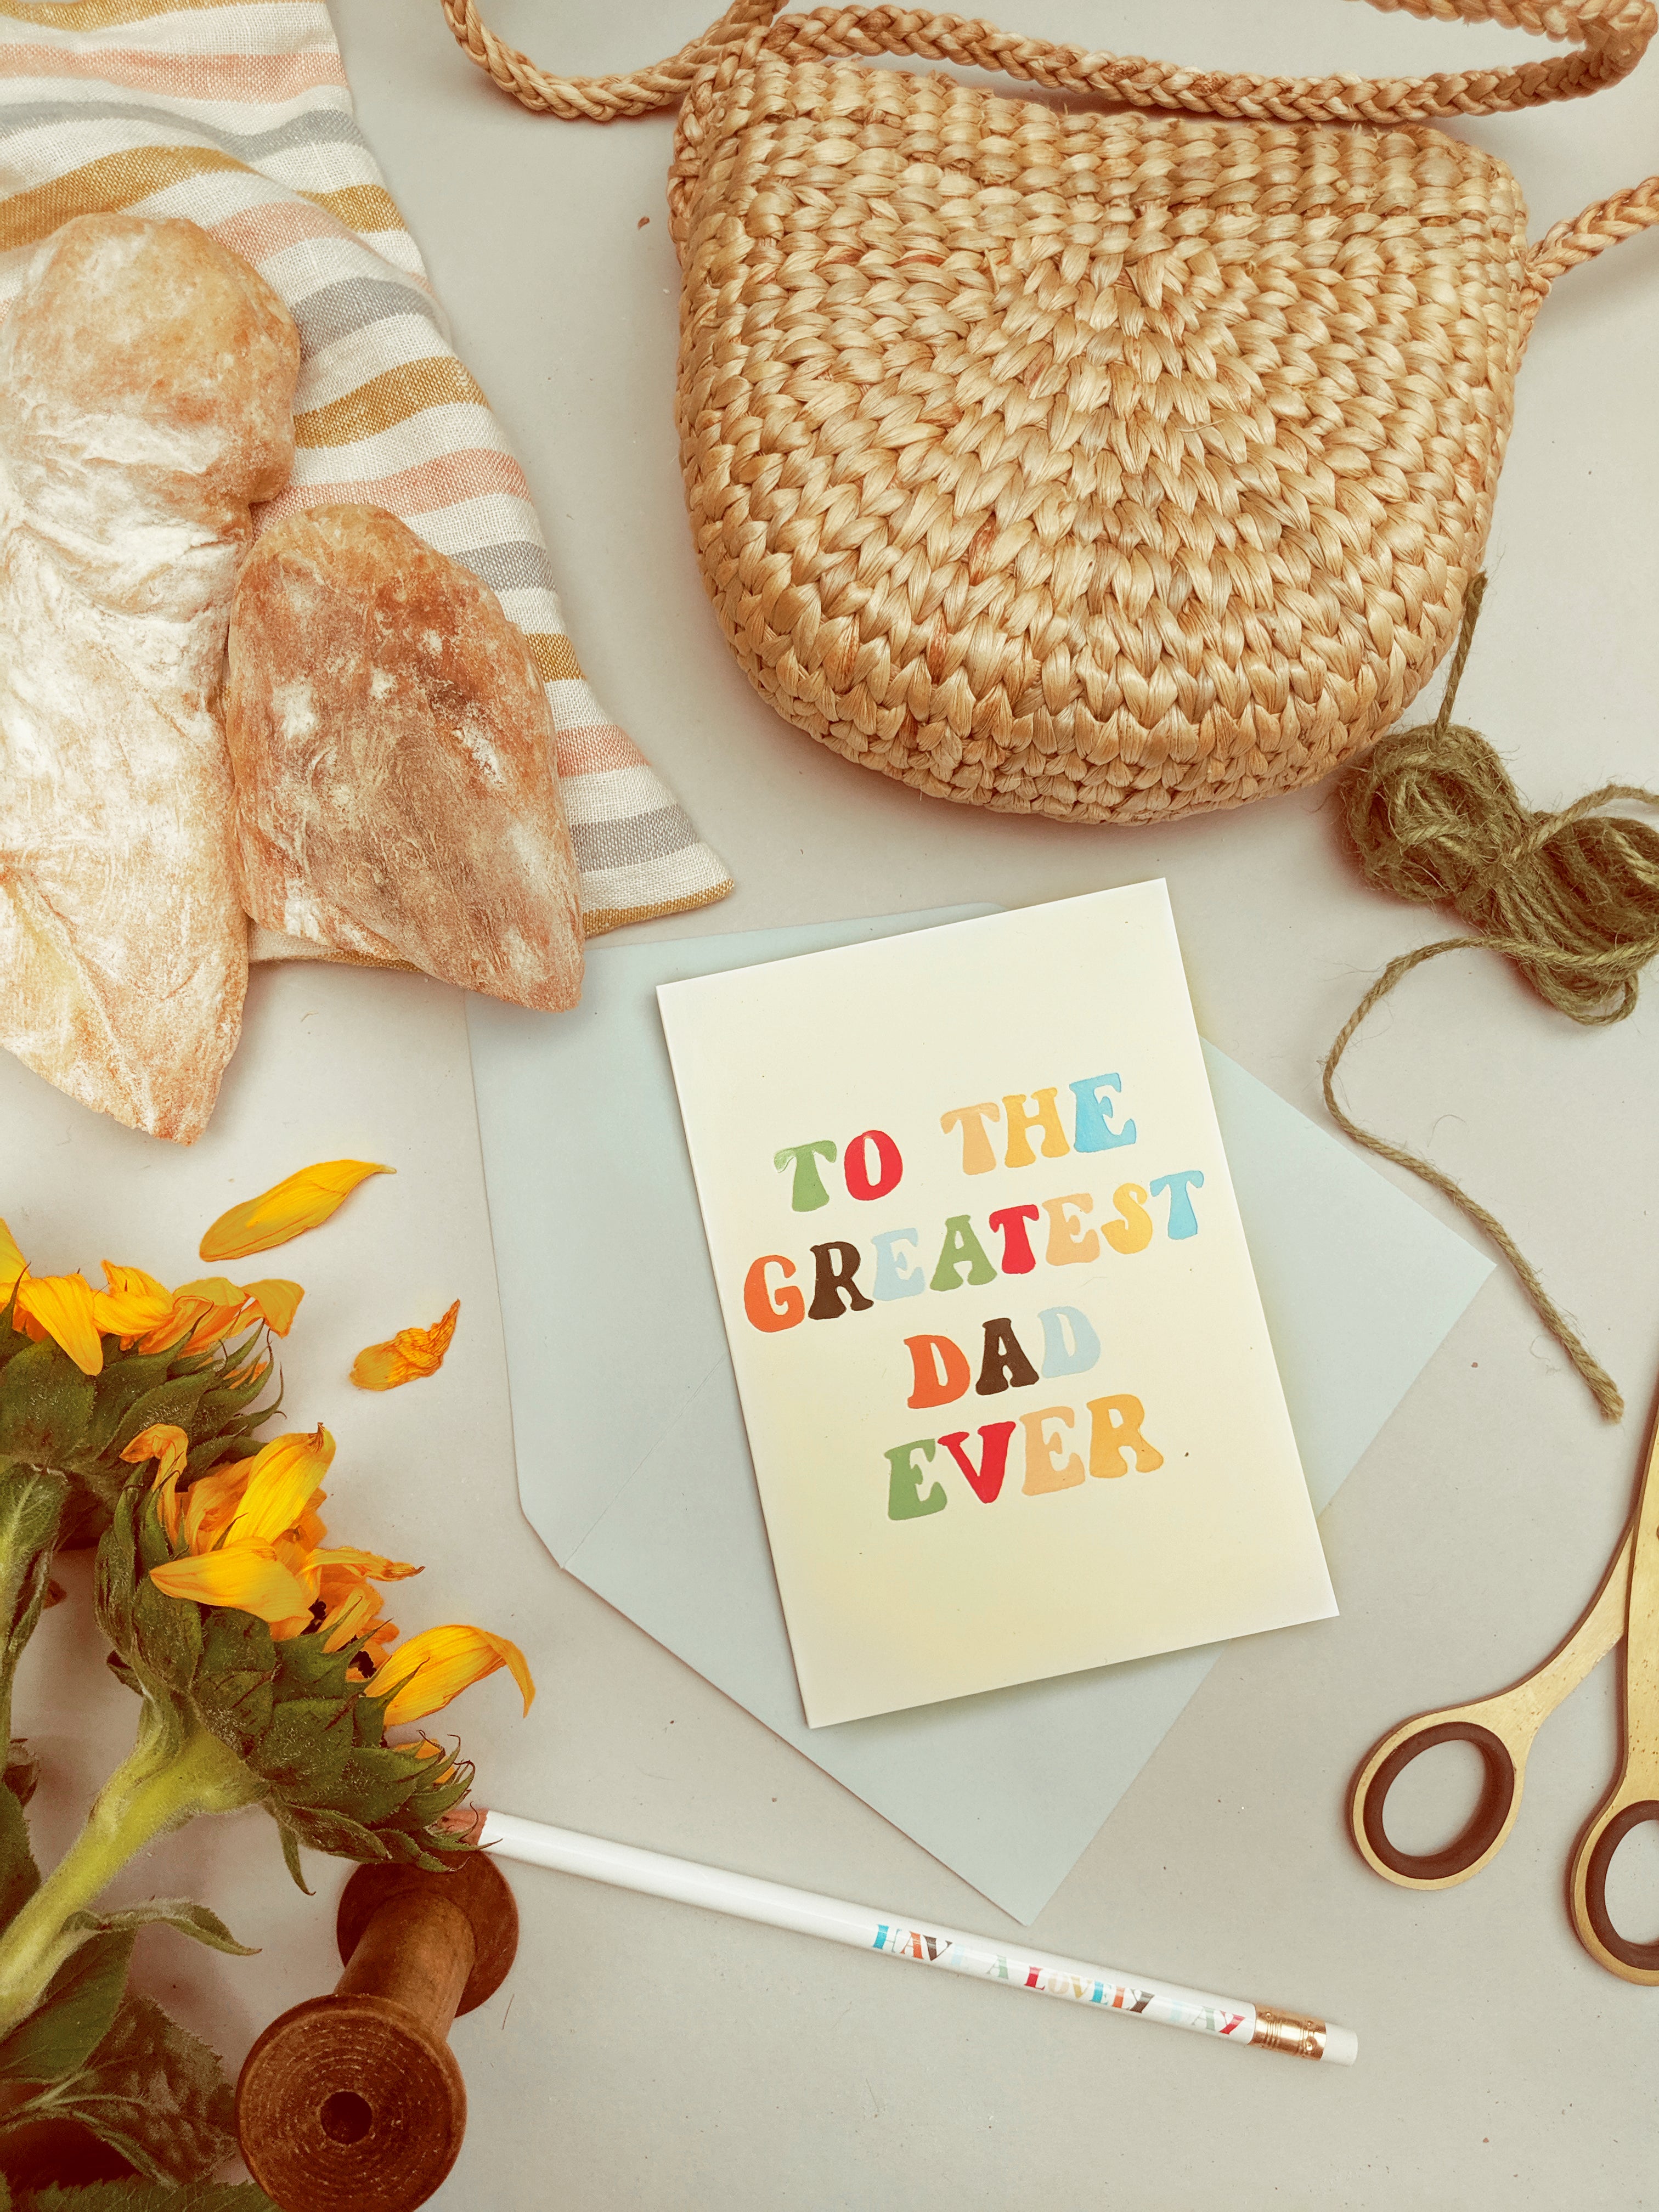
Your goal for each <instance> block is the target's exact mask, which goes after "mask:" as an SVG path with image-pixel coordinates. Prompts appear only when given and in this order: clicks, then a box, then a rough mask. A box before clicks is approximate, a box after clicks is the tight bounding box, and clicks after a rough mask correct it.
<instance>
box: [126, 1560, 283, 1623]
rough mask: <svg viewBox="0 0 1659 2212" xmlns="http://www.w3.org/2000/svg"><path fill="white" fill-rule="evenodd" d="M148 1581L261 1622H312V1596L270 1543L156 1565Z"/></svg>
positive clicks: (169, 1592) (177, 1594)
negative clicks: (296, 1619) (294, 1619)
mask: <svg viewBox="0 0 1659 2212" xmlns="http://www.w3.org/2000/svg"><path fill="white" fill-rule="evenodd" d="M149 1578H150V1580H151V1582H153V1583H155V1587H156V1589H159V1590H161V1591H163V1592H165V1594H166V1595H167V1596H168V1597H186V1598H193V1599H194V1600H195V1601H196V1602H197V1605H227V1606H234V1607H235V1608H236V1609H237V1611H238V1612H240V1613H257V1614H258V1617H259V1619H260V1620H266V1621H284V1620H289V1619H290V1618H292V1617H294V1616H295V1615H305V1616H307V1618H308V1617H309V1614H310V1610H311V1598H310V1595H309V1593H308V1592H307V1589H306V1586H305V1584H304V1583H302V1582H301V1581H300V1580H299V1578H298V1577H296V1576H295V1575H293V1574H291V1573H290V1572H289V1569H288V1568H286V1567H285V1566H284V1565H283V1563H282V1561H281V1560H280V1559H277V1558H276V1554H275V1553H273V1552H272V1550H271V1548H270V1545H269V1544H227V1545H226V1546H225V1547H223V1549H222V1550H221V1551H217V1552H209V1553H206V1554H205V1555H204V1557H203V1558H201V1559H167V1560H164V1561H163V1563H162V1564H161V1565H160V1566H159V1567H152V1568H151V1569H150V1571H149Z"/></svg>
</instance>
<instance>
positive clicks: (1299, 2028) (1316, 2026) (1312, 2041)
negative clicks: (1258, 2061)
mask: <svg viewBox="0 0 1659 2212" xmlns="http://www.w3.org/2000/svg"><path fill="white" fill-rule="evenodd" d="M1250 2044H1251V2047H1252V2049H1254V2048H1255V2045H1258V2044H1260V2045H1261V2048H1262V2049H1263V2050H1264V2051H1288V2053H1289V2054H1290V2056H1291V2057H1292V2058H1322V2057H1324V2056H1325V2023H1324V2021H1322V2020H1310V2019H1309V2018H1308V2017H1307V2015H1305V2014H1304V2013H1299V2012H1278V2011H1275V2009H1274V2008H1273V2006H1272V2005H1258V2006H1257V2007H1256V2008H1255V2032H1254V2033H1252V2035H1251V2037H1250Z"/></svg>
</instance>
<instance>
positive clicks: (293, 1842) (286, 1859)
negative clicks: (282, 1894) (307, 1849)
mask: <svg viewBox="0 0 1659 2212" xmlns="http://www.w3.org/2000/svg"><path fill="white" fill-rule="evenodd" d="M276 1832H277V1834H278V1835H279V1836H281V1838H282V1839H283V1865H284V1866H285V1867H286V1868H287V1869H288V1870H289V1874H290V1875H293V1877H294V1886H295V1888H296V1889H302V1890H303V1891H304V1892H305V1893H306V1895H307V1897H309V1896H311V1895H312V1894H313V1892H312V1887H311V1884H310V1883H309V1882H308V1881H307V1880H306V1878H305V1875H304V1874H303V1873H302V1872H301V1867H300V1838H298V1837H297V1836H296V1835H295V1832H294V1831H293V1829H292V1828H290V1827H289V1825H288V1823H287V1821H286V1820H279V1821H278V1822H277V1823H276Z"/></svg>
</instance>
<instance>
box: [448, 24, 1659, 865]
mask: <svg viewBox="0 0 1659 2212" xmlns="http://www.w3.org/2000/svg"><path fill="white" fill-rule="evenodd" d="M778 4H779V0H737V4H735V5H734V6H732V8H731V9H728V11H727V13H726V15H725V16H723V17H722V18H721V20H720V22H718V23H716V24H715V25H714V27H713V28H712V29H711V30H710V31H709V32H708V33H706V34H705V36H704V37H703V38H702V40H697V41H696V42H694V43H693V44H692V45H691V46H688V47H687V48H685V49H684V52H682V53H681V54H679V55H678V56H677V57H676V58H674V59H673V60H672V61H671V62H668V63H665V64H661V65H660V66H659V67H657V68H654V69H651V70H646V71H643V72H641V73H640V74H638V75H636V76H621V77H605V78H588V79H566V78H557V77H553V76H547V75H545V74H544V73H543V72H542V71H541V70H538V69H537V68H536V67H535V65H534V64H532V63H530V62H529V61H527V60H526V58H525V57H524V56H523V55H521V54H519V53H516V52H513V50H512V49H511V48H508V47H506V46H502V45H501V42H500V41H499V40H495V38H494V37H492V35H491V34H490V33H489V31H488V30H487V29H485V28H484V27H483V24H482V23H481V21H479V18H478V15H477V11H476V9H475V7H474V5H473V0H443V6H444V9H445V13H446V15H447V16H448V18H449V21H450V23H451V26H452V27H453V30H454V32H455V34H456V36H457V38H458V39H459V40H460V41H461V43H462V44H463V46H465V48H466V50H467V52H469V53H470V54H471V56H472V58H474V59H475V60H476V61H477V62H478V63H479V64H480V65H481V66H482V67H483V68H484V69H486V70H488V71H489V74H490V75H491V76H493V77H494V78H495V81H496V82H498V83H499V84H501V86H503V87H504V88H506V89H507V90H508V91H510V92H512V93H513V94H515V96H516V97H517V98H519V99H520V100H522V101H523V102H524V103H525V105H526V106H530V107H534V108H540V109H544V110H546V111H548V112H552V113H555V114H559V115H564V116H570V117H586V118H591V119H593V120H599V121H604V120H609V119H611V118H612V117H615V116H618V115H634V114H641V113H644V112H647V111H648V110H650V109H653V108H656V107H660V106H666V105H668V104H669V103H671V101H673V100H680V101H681V108H680V115H679V121H678V131H677V133H676V137H675V145H674V158H673V167H672V171H671V177H670V182H669V207H670V211H671V225H672V231H673V238H674V244H675V246H676V249H677V251H678V255H679V258H680V265H681V269H682V271H683V289H682V295H681V311H680V353H679V376H678V400H677V414H678V423H679V433H680V448H681V457H682V461H683V465H684V475H685V489H686V501H687V505H688V507H689V508H690V519H691V527H692V534H693V538H694V541H695V544H696V551H697V557H698V560H699V562H700V563H701V564H702V573H703V576H704V579H705V580H706V582H707V584H708V591H709V595H710V597H711V598H712V599H713V600H714V607H715V610H716V612H717V613H718V615H719V617H720V623H721V626H722V628H723V629H725V631H726V636H727V637H728V639H729V640H730V641H731V644H732V649H733V651H734V652H735V653H737V655H738V659H739V660H740V662H741V663H742V665H743V666H744V670H745V671H747V673H748V675H749V678H750V681H751V683H752V684H754V686H755V688H756V689H757V690H758V691H759V692H760V693H761V695H762V696H763V697H764V698H765V699H767V700H768V701H769V702H770V703H771V704H772V705H773V706H774V707H775V708H776V709H777V711H778V713H779V714H781V715H782V716H783V717H784V718H785V719H786V720H787V721H790V722H793V724H794V725H795V726H796V727H797V728H799V729H802V730H805V731H807V732H809V733H810V734H811V736H813V737H815V738H819V739H820V740H821V741H822V742H823V744H827V745H829V746H830V747H831V748H832V749H833V750H835V751H836V752H838V753H841V754H842V755H844V756H845V757H846V758H848V760H854V761H858V762H861V763H863V764H864V765H865V766H866V767H869V768H874V769H879V770H880V771H881V772H882V774H883V775H890V776H895V777H897V778H898V779H900V780H901V781H903V782H905V783H908V784H913V785H915V787H917V788H918V789H919V790H921V791H924V792H927V793H933V795H935V796H937V797H939V798H942V799H958V800H962V801H965V802H968V803H970V804H974V805H985V806H994V807H1001V808H1006V809H1009V810H1012V811H1020V812H1035V813H1041V814H1050V815H1056V816H1059V817H1063V818H1066V819H1068V820H1072V821H1079V822H1105V821H1115V822H1148V821H1155V820H1159V819H1163V818H1164V817H1169V816H1172V815H1176V814H1180V813H1182V812H1185V811H1188V810H1190V809H1193V808H1197V807H1210V806H1231V805H1237V804H1239V803H1240V802H1241V801H1242V800H1244V799H1251V798H1255V797H1256V796H1258V795H1259V794H1261V793H1267V792H1276V791H1285V790H1289V789H1291V788H1292V787H1295V786H1296V785H1298V784H1302V783H1306V782H1309V781H1312V780H1313V779H1315V778H1316V777H1318V776H1322V775H1325V774H1326V773H1327V772H1328V770H1329V769H1332V768H1334V767H1335V766H1336V764H1337V763H1339V762H1340V761H1342V760H1343V759H1345V758H1346V757H1347V756H1348V755H1350V754H1352V753H1353V752H1354V751H1356V750H1358V749H1359V748H1361V747H1363V746H1364V745H1366V744H1370V741H1371V740H1372V739H1373V738H1376V736H1377V735H1378V733H1379V732H1381V731H1383V729H1385V728H1386V727H1387V726H1388V725H1389V723H1390V722H1392V721H1393V720H1395V718H1396V717H1397V716H1398V715H1399V714H1401V712H1402V711H1403V709H1404V708H1406V707H1407V706H1408V705H1409V703H1410V702H1411V701H1412V699H1413V697H1414V696H1415V695H1416V694H1417V693H1418V692H1419V690H1421V688H1422V686H1423V684H1424V683H1425V680H1426V679H1427V678H1428V676H1429V675H1430V673H1431V671H1432V669H1433V668H1434V666H1435V665H1436V663H1437V661H1438V660H1439V659H1440V658H1441V656H1442V654H1443V652H1444V651H1445V649H1446V647H1448V646H1449V643H1450V642H1451V641H1452V639H1453V638H1454V636H1455V635H1456V633H1457V629H1458V624H1459V620H1460V617H1461V615H1462V607H1463V601H1464V595H1465V592H1466V591H1467V590H1468V586H1469V584H1470V582H1471V580H1472V579H1473V578H1474V576H1475V575H1476V574H1478V572H1479V569H1480V560H1481V555H1482V551H1483V549H1484V546H1485V543H1486V529H1487V524H1488V521H1489V520H1490V517H1491V513H1492V494H1493V491H1494V489H1495V488H1496V485H1497V481H1498V466H1499V464H1500V462H1501V460H1502V458H1503V452H1504V440H1505V438H1506V436H1507V434H1508V431H1509V427H1510V414H1511V410H1512V404H1513V397H1514V385H1515V374H1516V366H1517V363H1518V362H1519V360H1520V356H1521V353H1522V348H1523V347H1524V345H1525V343H1526V340H1527V334H1528V331H1529V329H1530V327H1531V325H1532V319H1533V317H1534V314H1535V313H1537V310H1538V307H1539V305H1540V302H1541V301H1542V299H1543V297H1544V295H1545V293H1546V292H1547V290H1548V289H1549V287H1550V285H1551V283H1553V281H1554V279H1555V278H1556V277H1557V276H1559V275H1560V274H1561V273H1562V272H1563V271H1564V270H1566V269H1569V268H1571V267H1572V266H1573V264H1575V263H1577V262H1580V261H1584V260H1588V259H1589V258H1590V257H1591V256H1592V255H1594V254H1596V253H1599V252H1601V250H1602V248H1603V247H1604V246H1608V245H1611V244H1613V243H1614V242H1615V241H1616V240H1619V239H1621V238H1624V237H1626V236H1628V235H1630V234H1632V232H1634V231H1637V230H1639V229H1642V228H1644V227H1645V226H1646V225H1648V224H1650V223H1652V222H1656V221H1659V177H1654V178H1650V179H1648V180H1647V181H1646V182H1645V183H1644V184H1643V185H1638V187H1636V188H1635V189H1634V190H1633V191H1627V192H1624V193H1621V194H1620V195H1618V196H1617V197H1613V198H1612V199H1609V200H1605V201H1602V202H1601V203H1600V204H1598V205H1596V206H1595V207H1592V208H1589V209H1588V210H1586V211H1585V212H1584V213H1583V215H1581V216H1577V218H1576V219H1575V220H1573V221H1571V222H1563V223H1558V224H1557V225H1556V227H1555V228H1554V229H1553V230H1552V231H1550V232H1549V233H1548V234H1547V236H1545V237H1544V238H1543V239H1542V240H1541V241H1540V242H1539V243H1538V244H1537V245H1535V246H1528V242H1527V234H1526V230H1527V216H1526V210H1525V207H1524V205H1523V204H1522V198H1521V194H1520V191H1519V188H1518V186H1517V185H1516V180H1515V179H1514V178H1513V176H1512V175H1511V174H1510V172H1509V170H1508V169H1507V168H1506V167H1504V164H1503V163H1502V162H1501V161H1498V160H1497V159H1495V158H1494V157H1493V156H1492V155H1490V154H1486V153H1483V152H1481V151H1480V149H1477V148H1475V147H1473V146H1468V145H1464V144H1462V143H1459V142H1458V141H1456V140H1455V139H1453V138H1449V137H1447V136H1446V135H1445V134H1444V133H1443V131H1437V130H1436V129H1434V128H1432V127H1431V126H1429V125H1425V121H1424V119H1423V118H1427V117H1431V116H1437V115H1449V116H1456V117H1460V118H1461V117H1466V116H1478V115H1486V114H1491V113H1493V112H1497V111H1499V110H1502V109H1508V108H1516V107H1525V106H1534V105H1537V104H1540V103H1541V102H1544V101H1547V100H1565V99H1570V98H1573V97H1576V96H1578V95H1581V94H1586V93H1590V92H1594V91H1595V90H1597V89H1599V88H1601V87H1602V86H1604V85H1608V84H1612V83H1613V82H1617V81H1618V79H1620V77H1622V76H1625V75H1626V74H1627V73H1628V71H1629V70H1631V69H1632V68H1633V67H1634V65H1635V64H1636V63H1637V61H1638V59H1639V58H1640V57H1641V55H1642V52H1643V51H1644V48H1645V46H1647V44H1648V41H1649V40H1650V38H1651V36H1652V34H1653V31H1654V27H1655V20H1656V19H1655V11H1654V9H1653V7H1652V6H1651V5H1650V0H1559V4H1556V5H1538V4H1535V0H1373V4H1374V5H1377V6H1381V7H1383V8H1388V7H1390V6H1393V5H1396V4H1397V5H1399V6H1401V7H1403V8H1404V9H1407V11H1408V12H1410V13H1412V14H1413V15H1436V16H1442V17H1456V18H1462V19H1464V20H1467V21H1471V22H1473V21H1482V22H1492V23H1498V24H1504V25H1508V26H1511V27H1518V28H1520V29H1522V30H1526V31H1531V32H1534V33H1540V34H1541V35H1545V36H1547V37H1550V38H1553V39H1555V40H1570V41H1571V42H1572V44H1571V47H1570V49H1569V50H1568V51H1566V52H1561V53H1558V54H1556V55H1554V56H1553V57H1551V58H1548V59H1541V60H1539V61H1535V62H1532V63H1530V64H1526V65H1524V66H1521V67H1516V68H1510V69H1504V70H1492V69H1484V70H1463V71H1459V72H1456V73H1455V74H1447V75H1443V76H1433V77H1425V78H1401V79H1397V80H1375V81H1374V80H1364V79H1358V78H1354V77H1348V76H1332V77H1324V78H1317V79H1313V78H1297V77H1261V76H1221V75H1215V74H1208V73H1205V72H1200V71H1194V70H1181V69H1176V68H1173V67H1170V66H1169V65H1167V64H1163V63H1157V62H1146V61H1139V60H1133V59H1122V58H1115V57H1114V56H1111V55H1109V54H1101V53H1085V52H1082V51H1081V50H1079V49H1078V48H1075V47H1069V46H1054V45H1050V44H1046V43H1044V42H1042V41H1040V40H1027V39H1019V38H1014V37H1011V36H1009V35H1008V34H1006V33H1003V32H1000V31H998V30H995V29H993V28H992V27H990V26H989V25H988V24H985V23H978V22H969V21H962V20H960V19H958V18H956V17H952V16H947V15H931V14H927V13H926V12H920V11H916V10H913V9H899V8H890V7H871V8H821V9H817V10H815V11H814V12H813V13H811V14H809V15H786V16H783V17H781V18H779V19H778V20H776V21H774V20H773V19H774V17H775V15H776V10H777V7H778ZM878 54H893V55H901V56H913V57H916V58H920V59H921V60H923V61H933V62H949V63H953V64H964V65H967V66H969V67H973V68H976V69H981V70H999V71H1001V72H1003V73H1004V74H1006V75H1007V76H1015V77H1021V78H1024V79H1026V80H1028V81H1029V82H1033V83H1036V84H1037V85H1040V86H1042V87H1044V88H1046V89H1047V90H1048V91H1049V92H1050V93H1051V94H1060V95H1062V101H1063V99H1064V97H1065V96H1069V95H1081V94H1092V95H1097V96H1098V99H1099V100H1107V101H1110V102H1112V103H1114V106H1113V107H1112V108H1111V109H1110V110H1109V111H1104V112H1103V110H1102V109H1101V107H1100V106H1099V105H1098V100H1097V102H1096V104H1095V105H1093V106H1090V107H1088V108H1086V109H1078V108H1075V107H1069V106H1066V105H1064V104H1060V105H1048V104H1038V103H1036V102H1035V101H1030V100H1008V99H1001V98H997V97H995V96H994V95H993V94H989V93H986V92H982V91H977V90H973V89H970V88H968V87H966V86H964V85H962V84H960V83H958V82H956V81H955V80H954V79H952V78H951V77H948V76H940V75H939V74H936V73H935V74H920V73H917V72H915V71H914V70H890V69H884V70H874V69H870V68H867V67H865V66H864V65H863V64H861V63H860V61H859V60H857V59H855V58H853V57H856V56H872V55H878Z"/></svg>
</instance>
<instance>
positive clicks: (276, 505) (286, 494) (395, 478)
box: [258, 446, 530, 529]
mask: <svg viewBox="0 0 1659 2212" xmlns="http://www.w3.org/2000/svg"><path fill="white" fill-rule="evenodd" d="M487 492H506V493H507V495H508V496H509V497H510V498H513V499H521V500H523V501H525V503H526V506H527V505H528V504H529V503H530V486H529V485H528V484H527V483H526V482H525V476H524V471H523V470H522V469H521V468H520V466H519V465H518V463H517V462H516V461H515V460H514V459H513V456H512V454H511V453H497V452H495V450H494V449H493V448H492V447H488V446H467V447H462V449H461V451H460V452H459V453H445V454H443V455H441V458H440V459H437V460H435V461H422V463H421V464H420V465H419V467H418V468H412V469H398V471H396V472H395V473H394V474H393V475H392V476H386V477H348V478H342V479H341V480H340V481H338V482H337V483H305V484H289V487H288V489H286V490H285V491H279V492H278V493H277V495H276V498H275V499H273V500H271V501H268V502H267V504H266V505H265V506H264V507H261V508H260V509H259V510H258V522H259V526H260V527H261V528H262V529H263V528H264V526H265V525H266V524H268V523H271V522H275V521H276V519H277V517H278V516H279V515H283V514H291V513H294V512H295V509H296V508H299V507H338V506H346V507H390V508H391V509H392V513H394V514H401V515H402V516H403V517H404V520H405V521H407V520H408V519H409V517H410V515H411V514H431V513H434V512H435V510H436V509H438V508H439V507H456V506H459V503H460V501H462V500H464V499H482V498H483V495H485V493H487Z"/></svg>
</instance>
